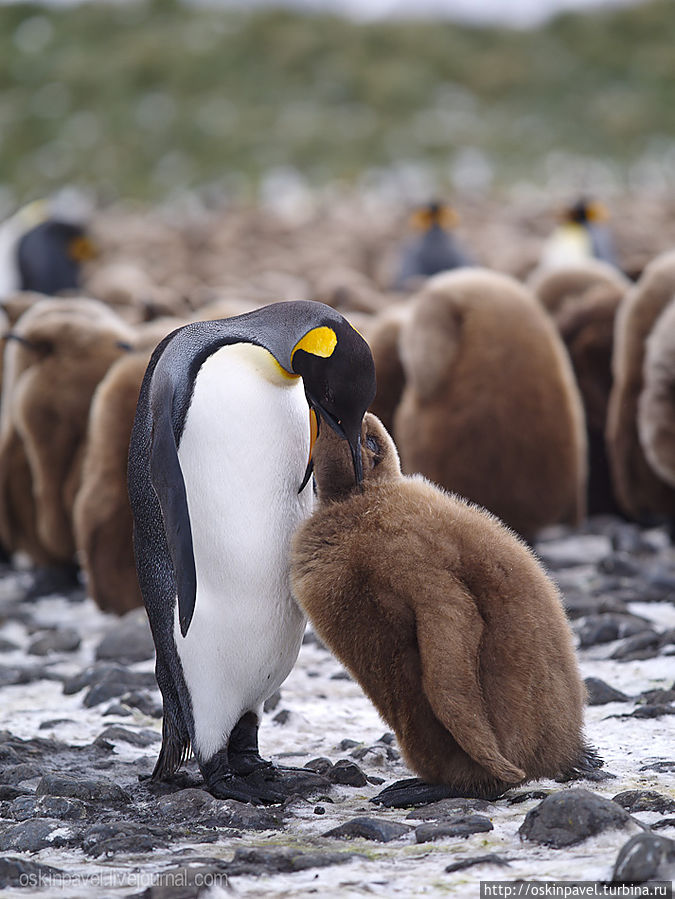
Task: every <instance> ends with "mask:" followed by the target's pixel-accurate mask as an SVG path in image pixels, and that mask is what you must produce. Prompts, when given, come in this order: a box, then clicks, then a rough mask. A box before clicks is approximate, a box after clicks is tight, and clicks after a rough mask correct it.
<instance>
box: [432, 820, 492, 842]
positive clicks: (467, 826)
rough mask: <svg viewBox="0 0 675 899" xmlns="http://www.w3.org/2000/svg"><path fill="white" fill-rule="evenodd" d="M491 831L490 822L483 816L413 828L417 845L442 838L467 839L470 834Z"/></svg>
mask: <svg viewBox="0 0 675 899" xmlns="http://www.w3.org/2000/svg"><path fill="white" fill-rule="evenodd" d="M492 829H493V827H492V822H491V821H490V819H489V818H486V817H485V816H484V815H467V816H466V817H458V818H457V819H456V820H454V821H443V822H441V823H434V824H420V825H419V827H416V828H415V840H416V842H418V843H430V842H432V841H433V840H440V839H443V837H469V836H471V834H472V833H488V831H490V830H492Z"/></svg>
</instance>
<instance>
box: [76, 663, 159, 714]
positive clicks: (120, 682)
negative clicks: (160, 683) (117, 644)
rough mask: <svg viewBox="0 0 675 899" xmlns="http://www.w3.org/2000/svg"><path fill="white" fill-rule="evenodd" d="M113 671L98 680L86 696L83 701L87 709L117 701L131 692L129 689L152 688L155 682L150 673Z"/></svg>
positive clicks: (124, 670) (125, 670)
mask: <svg viewBox="0 0 675 899" xmlns="http://www.w3.org/2000/svg"><path fill="white" fill-rule="evenodd" d="M121 670H122V671H123V672H124V673H123V674H122V673H120V671H119V670H116V669H113V670H110V671H108V672H107V673H106V674H104V675H103V676H102V677H101V678H100V679H97V680H96V682H95V683H93V684H92V686H91V687H90V689H89V690H88V691H87V693H86V694H85V697H84V699H83V701H82V703H83V705H84V706H85V708H88V709H90V708H93V707H94V706H96V705H99V703H101V702H107V701H108V700H109V699H115V698H116V697H118V696H123V695H124V694H125V693H128V692H129V688H130V687H131V688H133V687H137V686H144V687H145V686H150V685H151V684H152V683H153V682H154V679H155V678H154V675H153V674H152V673H151V672H149V671H143V672H139V671H129V670H128V669H125V668H123V669H121Z"/></svg>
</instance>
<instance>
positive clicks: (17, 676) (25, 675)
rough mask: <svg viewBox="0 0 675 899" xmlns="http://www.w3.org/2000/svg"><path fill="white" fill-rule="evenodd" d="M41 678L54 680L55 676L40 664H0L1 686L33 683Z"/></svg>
mask: <svg viewBox="0 0 675 899" xmlns="http://www.w3.org/2000/svg"><path fill="white" fill-rule="evenodd" d="M39 680H54V677H53V676H50V674H49V672H47V671H46V670H45V669H44V668H42V667H40V666H38V665H25V666H22V665H0V687H12V686H15V685H16V684H32V683H35V681H39Z"/></svg>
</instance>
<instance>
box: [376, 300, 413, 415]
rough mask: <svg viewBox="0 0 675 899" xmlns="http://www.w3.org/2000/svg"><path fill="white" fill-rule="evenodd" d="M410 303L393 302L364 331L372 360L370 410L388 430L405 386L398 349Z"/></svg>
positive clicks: (408, 315)
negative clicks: (374, 387)
mask: <svg viewBox="0 0 675 899" xmlns="http://www.w3.org/2000/svg"><path fill="white" fill-rule="evenodd" d="M410 310H411V305H410V303H407V302H404V303H396V304H394V305H392V306H390V307H389V308H388V309H386V310H385V311H384V312H381V313H380V314H379V315H378V316H376V317H375V318H374V320H373V322H372V325H371V327H370V329H369V331H368V334H367V335H366V339H367V340H368V345H369V346H370V351H371V353H372V354H373V360H374V361H375V374H376V377H377V393H376V394H375V399H374V400H373V402H372V403H371V406H370V411H371V412H372V413H373V414H374V415H377V417H378V418H379V419H380V421H381V422H382V424H383V425H384V426H385V428H386V429H387V430H388V431H393V430H394V414H395V413H396V409H397V408H398V404H399V403H400V402H401V396H402V395H403V388H404V387H405V372H404V371H403V363H402V362H401V354H400V352H399V346H398V344H399V337H400V336H401V328H402V327H403V323H404V322H405V321H406V320H407V319H408V318H409V317H410Z"/></svg>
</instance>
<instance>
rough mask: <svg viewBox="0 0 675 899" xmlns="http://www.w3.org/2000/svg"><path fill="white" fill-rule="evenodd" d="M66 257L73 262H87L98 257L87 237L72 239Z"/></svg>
mask: <svg viewBox="0 0 675 899" xmlns="http://www.w3.org/2000/svg"><path fill="white" fill-rule="evenodd" d="M68 255H69V256H70V258H71V259H74V260H75V262H89V261H90V260H91V259H95V258H96V257H97V256H98V250H97V248H96V246H95V245H94V244H93V242H92V241H91V240H90V239H89V238H88V237H84V236H81V237H74V238H73V239H72V240H71V241H70V243H69V244H68Z"/></svg>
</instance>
